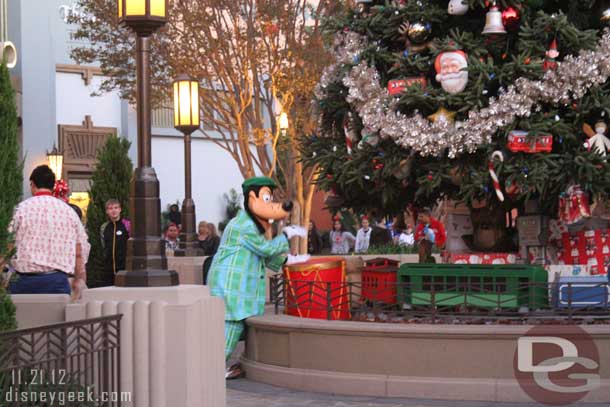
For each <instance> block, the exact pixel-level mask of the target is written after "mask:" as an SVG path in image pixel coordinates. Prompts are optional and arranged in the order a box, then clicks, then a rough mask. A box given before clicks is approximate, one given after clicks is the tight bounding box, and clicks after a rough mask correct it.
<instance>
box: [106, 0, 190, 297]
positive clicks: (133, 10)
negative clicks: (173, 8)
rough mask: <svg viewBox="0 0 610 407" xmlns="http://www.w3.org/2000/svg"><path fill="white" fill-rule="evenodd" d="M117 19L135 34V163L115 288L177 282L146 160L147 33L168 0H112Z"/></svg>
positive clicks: (161, 19)
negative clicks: (122, 263)
mask: <svg viewBox="0 0 610 407" xmlns="http://www.w3.org/2000/svg"><path fill="white" fill-rule="evenodd" d="M117 6H118V17H119V23H121V24H124V25H126V26H127V27H129V28H131V29H132V30H133V31H134V32H135V33H136V109H137V116H138V167H137V168H136V169H135V171H134V174H133V177H132V179H131V187H130V207H131V208H130V209H131V214H132V218H133V219H132V220H133V226H132V235H131V238H130V239H129V241H128V243H127V262H126V268H127V270H122V271H120V272H118V273H117V274H116V277H115V279H114V283H115V285H117V286H119V287H159V286H172V285H178V274H177V273H176V272H175V271H173V270H171V271H169V270H167V258H166V257H165V248H164V243H163V241H162V240H161V220H160V213H161V201H160V199H159V180H158V179H157V174H156V173H155V170H154V168H152V159H151V156H152V154H151V132H150V128H151V122H150V63H149V59H150V38H149V37H150V35H151V34H152V33H154V32H155V31H156V30H157V29H159V28H160V27H162V26H163V25H165V23H166V22H167V0H117Z"/></svg>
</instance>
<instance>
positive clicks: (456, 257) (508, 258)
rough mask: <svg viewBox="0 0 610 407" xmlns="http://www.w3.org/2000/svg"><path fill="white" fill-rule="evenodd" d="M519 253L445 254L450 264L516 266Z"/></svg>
mask: <svg viewBox="0 0 610 407" xmlns="http://www.w3.org/2000/svg"><path fill="white" fill-rule="evenodd" d="M519 259H520V256H519V254H518V253H445V255H444V260H445V263H449V264H516V263H517V261H518V260H519Z"/></svg>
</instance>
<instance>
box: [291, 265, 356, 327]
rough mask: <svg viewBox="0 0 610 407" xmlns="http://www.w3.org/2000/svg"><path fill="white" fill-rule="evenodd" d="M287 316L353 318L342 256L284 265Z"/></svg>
mask: <svg viewBox="0 0 610 407" xmlns="http://www.w3.org/2000/svg"><path fill="white" fill-rule="evenodd" d="M284 280H285V285H284V297H285V298H286V314H288V315H294V316H297V317H301V318H317V319H351V314H350V303H349V288H348V286H347V281H346V276H345V260H344V259H343V258H342V257H319V258H314V259H310V260H308V261H306V262H304V263H296V264H290V265H286V266H284Z"/></svg>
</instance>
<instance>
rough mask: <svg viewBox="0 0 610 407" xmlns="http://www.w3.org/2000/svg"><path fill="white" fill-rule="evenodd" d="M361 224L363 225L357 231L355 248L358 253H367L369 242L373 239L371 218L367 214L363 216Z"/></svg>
mask: <svg viewBox="0 0 610 407" xmlns="http://www.w3.org/2000/svg"><path fill="white" fill-rule="evenodd" d="M361 225H362V227H361V228H360V229H358V232H357V233H356V247H355V249H354V251H355V252H356V253H366V252H367V251H368V250H369V243H370V241H371V228H370V227H369V218H368V217H367V216H363V217H362V221H361Z"/></svg>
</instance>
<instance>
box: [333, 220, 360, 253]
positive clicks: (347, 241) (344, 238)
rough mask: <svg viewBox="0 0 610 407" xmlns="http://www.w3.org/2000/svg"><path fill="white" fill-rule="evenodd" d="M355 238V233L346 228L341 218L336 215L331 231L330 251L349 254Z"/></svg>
mask: <svg viewBox="0 0 610 407" xmlns="http://www.w3.org/2000/svg"><path fill="white" fill-rule="evenodd" d="M355 240H356V238H355V237H354V235H352V234H351V233H350V232H348V231H346V230H345V228H344V227H343V223H341V219H339V218H338V217H335V219H334V223H333V230H331V231H330V244H331V248H330V252H331V253H332V254H348V253H349V249H350V247H351V245H352V244H354V241H355Z"/></svg>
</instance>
